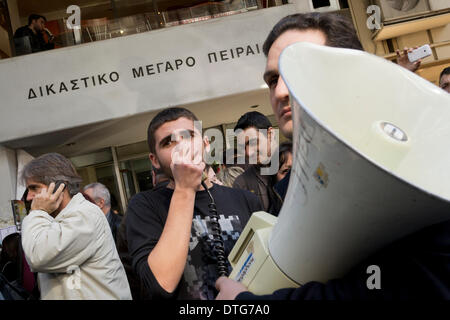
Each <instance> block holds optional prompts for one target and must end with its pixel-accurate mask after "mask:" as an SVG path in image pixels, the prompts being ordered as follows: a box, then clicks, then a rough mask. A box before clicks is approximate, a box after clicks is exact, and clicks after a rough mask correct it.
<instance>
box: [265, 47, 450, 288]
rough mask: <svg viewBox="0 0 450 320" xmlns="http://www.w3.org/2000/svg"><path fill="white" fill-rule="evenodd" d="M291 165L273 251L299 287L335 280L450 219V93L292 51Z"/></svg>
mask: <svg viewBox="0 0 450 320" xmlns="http://www.w3.org/2000/svg"><path fill="white" fill-rule="evenodd" d="M280 73H281V75H282V77H283V79H284V81H285V83H286V85H287V87H288V89H289V92H290V95H291V99H290V101H291V107H292V114H293V121H294V134H293V140H294V141H293V144H294V148H293V152H294V163H293V168H292V172H291V178H290V182H289V188H288V192H287V195H286V199H285V202H284V204H283V207H282V209H281V212H280V214H279V217H278V222H277V223H276V225H275V226H274V228H273V230H272V233H271V236H270V239H269V252H270V256H271V257H272V259H273V261H274V262H275V264H276V265H277V266H278V267H279V268H280V269H281V270H282V271H283V273H284V274H285V275H286V276H288V277H289V278H290V279H292V280H293V281H295V282H296V283H298V284H303V283H305V282H308V281H313V280H314V281H322V282H325V281H327V280H329V279H332V278H336V277H341V276H343V275H344V274H345V273H346V272H348V271H349V270H350V268H351V267H353V266H355V265H356V264H357V263H358V262H360V261H362V260H363V259H364V258H366V257H368V256H369V255H370V254H373V253H375V252H376V251H377V250H379V249H381V248H382V247H384V246H386V245H388V244H390V243H392V242H394V241H395V240H398V239H400V238H402V237H404V236H406V235H408V234H411V233H413V232H415V231H418V230H420V229H422V228H424V227H426V226H429V225H432V224H436V223H439V222H442V221H445V220H449V219H450V184H449V181H450V170H448V165H449V163H450V148H449V147H448V141H450V125H449V124H450V95H448V94H447V93H446V92H444V91H443V90H441V89H440V88H438V87H436V86H434V85H433V84H432V83H429V82H428V81H426V80H425V79H423V78H421V77H419V76H417V75H415V74H413V73H412V72H410V71H408V70H406V69H403V68H402V67H400V66H398V65H395V64H393V63H392V62H389V61H387V60H385V59H382V58H380V57H377V56H374V55H371V54H368V53H365V52H362V51H357V50H350V49H341V48H331V47H327V46H318V45H314V44H311V43H296V44H294V45H292V46H290V47H288V48H286V49H285V50H284V52H283V53H282V55H281V59H280Z"/></svg>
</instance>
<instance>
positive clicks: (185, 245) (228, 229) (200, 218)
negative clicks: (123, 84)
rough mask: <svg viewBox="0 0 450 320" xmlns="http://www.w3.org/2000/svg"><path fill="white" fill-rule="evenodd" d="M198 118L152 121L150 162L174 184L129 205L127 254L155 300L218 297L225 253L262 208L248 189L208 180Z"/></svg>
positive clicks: (169, 114)
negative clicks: (212, 202) (251, 218)
mask: <svg viewBox="0 0 450 320" xmlns="http://www.w3.org/2000/svg"><path fill="white" fill-rule="evenodd" d="M195 121H197V118H196V116H195V115H194V114H193V113H192V112H190V111H189V110H187V109H183V108H169V109H165V110H163V111H161V112H160V113H158V114H157V115H156V116H155V117H154V118H153V120H152V121H151V122H150V125H149V127H148V144H149V150H150V154H149V158H150V161H151V162H152V165H153V167H154V168H157V169H160V170H162V171H163V172H164V174H165V175H166V176H167V177H169V179H170V182H169V184H168V185H167V186H166V187H162V188H157V189H155V190H148V191H144V192H140V193H138V194H137V195H135V196H134V197H133V198H132V199H131V200H130V203H129V205H128V210H127V213H126V220H127V239H128V249H129V253H130V256H131V257H132V259H133V268H134V270H135V272H136V274H137V275H138V276H139V278H140V280H141V281H142V283H143V284H144V286H145V288H146V289H147V290H146V293H147V294H148V296H149V297H150V298H159V299H161V298H163V299H169V298H178V299H213V298H214V297H215V294H216V291H215V287H214V282H215V280H216V279H217V278H218V277H219V270H218V269H219V268H221V267H224V268H225V269H226V271H229V270H230V269H231V267H230V266H229V264H228V261H226V260H225V259H226V256H227V255H228V253H229V252H230V250H231V249H232V247H233V245H234V244H235V242H236V240H237V239H238V237H239V235H240V233H241V231H242V229H243V228H244V226H245V224H246V223H247V221H248V219H249V217H250V215H251V213H253V212H255V211H259V210H261V205H260V203H259V201H258V199H257V198H256V196H254V195H253V194H251V193H250V192H248V191H245V190H238V189H232V188H227V187H223V186H220V185H217V184H213V183H211V181H210V180H209V178H208V177H207V175H204V171H205V163H204V160H203V152H204V150H205V149H207V148H208V146H209V145H208V141H207V139H203V137H202V132H201V131H200V129H199V128H198V127H197V126H195V124H194V122H195ZM202 177H203V178H202ZM202 180H204V183H205V185H206V187H207V189H208V190H205V189H204V187H203V186H202V184H201V182H202ZM208 191H209V192H210V193H211V195H212V197H213V198H214V200H215V204H216V206H215V207H216V210H217V214H218V215H219V216H220V219H219V221H218V223H217V222H216V218H214V212H213V211H214V210H215V208H214V206H211V199H210V197H209V194H208ZM219 225H220V228H218V227H219ZM219 229H221V230H219ZM219 234H220V236H219ZM220 238H221V239H220ZM220 242H223V246H221V245H220ZM222 258H224V259H222Z"/></svg>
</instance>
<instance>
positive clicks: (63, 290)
mask: <svg viewBox="0 0 450 320" xmlns="http://www.w3.org/2000/svg"><path fill="white" fill-rule="evenodd" d="M22 179H23V181H24V182H25V184H26V186H27V189H28V195H27V201H32V203H31V211H30V213H29V215H28V216H27V217H25V219H24V220H23V223H22V246H23V251H24V253H25V256H26V259H27V262H28V264H29V266H30V268H31V269H32V271H34V272H38V279H39V288H40V291H41V298H42V299H44V300H59V299H62V300H72V299H75V300H81V299H83V300H84V299H87V300H91V299H101V300H115V299H131V294H130V287H129V285H128V282H127V278H126V275H125V271H124V268H123V266H122V264H121V262H120V259H119V255H118V254H117V250H116V247H115V245H114V241H113V238H112V234H111V230H110V228H109V225H108V221H106V218H105V215H104V214H103V212H102V211H101V210H100V209H99V207H97V206H96V205H95V204H93V203H91V202H89V201H88V200H86V199H85V198H84V197H83V195H82V194H81V193H79V189H80V183H81V178H80V176H79V175H78V174H77V172H76V170H75V168H74V167H73V165H72V163H71V162H70V160H69V159H67V158H65V157H63V156H62V155H60V154H57V153H48V154H44V155H42V156H40V157H38V158H36V159H33V160H32V161H31V162H29V163H28V164H27V165H26V166H25V167H24V169H23V171H22ZM56 185H59V187H57V186H56Z"/></svg>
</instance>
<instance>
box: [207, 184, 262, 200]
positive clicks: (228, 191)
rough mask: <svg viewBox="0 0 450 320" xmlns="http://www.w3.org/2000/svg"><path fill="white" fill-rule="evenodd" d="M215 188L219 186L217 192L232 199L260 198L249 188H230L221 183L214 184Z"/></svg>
mask: <svg viewBox="0 0 450 320" xmlns="http://www.w3.org/2000/svg"><path fill="white" fill-rule="evenodd" d="M214 187H215V188H217V189H216V190H217V191H216V192H217V193H218V194H220V195H221V196H222V197H228V198H230V199H243V198H245V199H250V200H252V199H256V200H258V197H257V196H255V195H254V194H253V193H251V192H250V191H248V190H245V189H238V188H230V187H227V186H221V185H217V184H216V185H214Z"/></svg>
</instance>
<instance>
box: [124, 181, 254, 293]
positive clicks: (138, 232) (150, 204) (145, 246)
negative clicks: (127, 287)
mask: <svg viewBox="0 0 450 320" xmlns="http://www.w3.org/2000/svg"><path fill="white" fill-rule="evenodd" d="M209 190H210V192H211V194H212V196H213V198H214V200H215V202H216V206H217V211H218V214H219V216H220V220H219V222H220V225H221V229H222V239H223V241H224V247H225V253H226V256H228V254H229V253H230V251H231V249H232V248H233V246H234V244H235V242H236V241H237V239H238V238H239V236H240V234H241V231H242V230H243V228H244V226H245V224H246V223H247V221H248V219H249V218H250V215H251V214H252V213H253V212H256V211H260V210H262V205H261V203H260V202H259V200H258V198H257V197H256V196H255V195H253V194H252V193H250V192H248V191H245V190H239V189H232V188H228V187H223V186H219V185H213V187H211V188H210V189H209ZM172 195H173V190H172V189H169V188H161V189H157V190H149V191H145V192H141V193H139V194H137V195H136V196H134V197H133V198H132V199H131V201H130V204H129V205H128V210H127V214H126V215H127V238H128V250H129V253H130V255H131V257H132V260H133V268H134V270H135V272H136V274H137V275H138V276H139V278H140V279H141V281H142V282H143V284H144V286H145V287H146V289H147V291H148V294H149V296H150V297H151V298H176V299H214V297H215V295H216V294H217V292H216V289H215V286H214V284H215V281H216V279H217V278H218V277H219V276H218V273H217V266H216V260H217V259H216V256H215V255H214V253H213V251H212V243H211V240H212V231H211V223H210V221H211V220H210V217H209V216H210V213H209V208H208V204H209V203H210V199H209V197H208V194H207V192H206V191H198V192H197V193H196V196H195V204H194V216H193V221H192V228H191V238H190V242H189V252H188V258H187V262H186V265H185V269H184V273H183V277H182V279H181V281H180V284H179V285H178V288H177V289H176V290H175V291H174V292H173V293H171V294H169V293H168V292H166V291H165V290H164V289H163V288H161V286H160V285H159V283H158V281H157V280H156V278H155V276H154V275H153V273H152V271H151V269H150V267H149V266H148V262H147V258H148V255H149V254H150V252H151V251H152V249H153V248H154V247H155V246H156V244H157V242H158V240H159V238H160V236H161V234H162V231H163V228H164V224H165V222H166V219H167V215H168V212H169V206H170V200H171V198H172ZM228 267H229V271H231V267H230V266H228Z"/></svg>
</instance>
